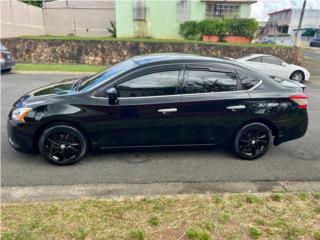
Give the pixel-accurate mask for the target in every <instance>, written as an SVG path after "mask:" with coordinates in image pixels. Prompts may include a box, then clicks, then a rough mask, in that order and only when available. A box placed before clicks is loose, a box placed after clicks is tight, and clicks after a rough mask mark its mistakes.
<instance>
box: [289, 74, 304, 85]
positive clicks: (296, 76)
mask: <svg viewBox="0 0 320 240" xmlns="http://www.w3.org/2000/svg"><path fill="white" fill-rule="evenodd" d="M290 79H291V80H294V81H297V82H300V83H303V82H304V74H303V72H301V71H295V72H294V73H292V74H291V76H290Z"/></svg>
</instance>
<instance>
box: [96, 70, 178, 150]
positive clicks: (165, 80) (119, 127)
mask: <svg viewBox="0 0 320 240" xmlns="http://www.w3.org/2000/svg"><path fill="white" fill-rule="evenodd" d="M181 75H182V66H180V67H179V66H171V67H170V69H168V67H166V68H155V69H149V70H148V71H147V72H145V71H143V73H142V71H141V72H138V73H135V74H134V77H133V76H129V77H126V79H125V80H123V79H122V80H120V81H116V82H115V83H114V84H113V85H112V86H110V87H114V88H116V90H117V91H118V95H119V98H118V102H117V103H114V104H110V103H109V100H108V99H104V98H98V101H99V108H101V109H100V110H101V111H102V115H101V116H100V117H99V119H97V124H99V126H98V128H97V129H99V132H98V136H99V143H100V145H102V146H103V147H117V146H150V145H170V144H177V143H179V140H180V121H179V120H180V119H179V116H178V115H179V105H180V101H181V94H180V95H178V94H177V89H178V82H179V76H181Z"/></svg>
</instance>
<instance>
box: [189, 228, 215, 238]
mask: <svg viewBox="0 0 320 240" xmlns="http://www.w3.org/2000/svg"><path fill="white" fill-rule="evenodd" d="M186 236H187V238H188V239H191V240H209V234H208V233H207V232H206V231H205V230H201V229H200V230H198V229H195V228H192V227H190V228H188V229H187V231H186Z"/></svg>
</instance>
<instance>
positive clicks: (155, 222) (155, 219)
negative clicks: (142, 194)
mask: <svg viewBox="0 0 320 240" xmlns="http://www.w3.org/2000/svg"><path fill="white" fill-rule="evenodd" d="M148 222H149V223H150V224H151V225H154V226H157V225H159V218H158V217H156V216H152V217H150V218H149V221H148Z"/></svg>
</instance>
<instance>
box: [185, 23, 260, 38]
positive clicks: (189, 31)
mask: <svg viewBox="0 0 320 240" xmlns="http://www.w3.org/2000/svg"><path fill="white" fill-rule="evenodd" d="M258 27H259V24H258V22H257V21H256V20H255V19H249V18H233V19H231V18H225V19H213V20H209V19H206V20H202V21H200V22H196V21H187V22H184V23H182V24H180V32H179V33H180V35H181V36H183V37H184V38H186V39H199V38H200V37H202V36H203V35H211V36H213V35H214V36H219V37H220V40H222V39H223V37H225V36H228V35H232V36H242V37H248V38H253V37H254V34H255V32H256V31H257V30H258Z"/></svg>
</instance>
